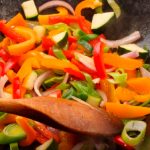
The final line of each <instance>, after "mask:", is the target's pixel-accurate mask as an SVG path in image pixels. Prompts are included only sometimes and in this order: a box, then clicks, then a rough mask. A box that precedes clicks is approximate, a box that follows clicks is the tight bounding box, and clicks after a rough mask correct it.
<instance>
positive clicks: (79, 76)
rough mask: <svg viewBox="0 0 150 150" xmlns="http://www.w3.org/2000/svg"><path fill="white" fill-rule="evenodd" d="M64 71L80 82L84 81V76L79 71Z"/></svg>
mask: <svg viewBox="0 0 150 150" xmlns="http://www.w3.org/2000/svg"><path fill="white" fill-rule="evenodd" d="M64 71H65V72H67V73H69V74H71V75H72V76H74V77H75V78H78V79H80V80H85V76H84V75H83V74H82V73H81V72H79V71H76V70H73V69H71V68H65V69H64Z"/></svg>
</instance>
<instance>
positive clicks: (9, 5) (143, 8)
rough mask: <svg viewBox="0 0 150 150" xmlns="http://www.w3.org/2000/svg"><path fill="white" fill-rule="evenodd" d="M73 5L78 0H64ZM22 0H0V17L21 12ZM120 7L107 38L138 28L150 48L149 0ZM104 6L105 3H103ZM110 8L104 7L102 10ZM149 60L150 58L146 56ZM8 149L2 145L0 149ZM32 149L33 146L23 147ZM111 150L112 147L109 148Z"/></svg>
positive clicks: (122, 3) (129, 0) (134, 0)
mask: <svg viewBox="0 0 150 150" xmlns="http://www.w3.org/2000/svg"><path fill="white" fill-rule="evenodd" d="M47 1H48V0H35V3H36V5H37V6H40V5H41V4H43V3H44V2H47ZM66 1H68V2H70V3H71V4H72V5H73V6H74V7H75V6H76V4H77V3H78V2H79V1H80V0H66ZM21 2H23V0H0V19H6V20H9V19H10V18H12V17H13V16H14V15H15V14H17V13H18V12H20V11H21V12H22V10H21V7H20V4H21ZM118 3H119V4H120V6H121V9H122V15H121V17H120V18H119V19H117V20H116V21H114V22H113V23H112V25H111V26H109V27H108V28H107V30H106V31H105V34H106V36H107V38H108V39H113V40H114V39H118V38H121V37H124V36H126V35H128V34H130V33H131V32H133V31H135V30H139V31H140V33H141V34H142V37H143V38H142V39H141V40H140V41H139V44H140V45H142V46H146V47H148V49H150V0H118ZM104 6H106V5H104ZM107 10H110V8H109V7H105V8H104V11H107ZM1 38H2V37H1ZM148 62H150V58H148ZM3 149H4V150H6V149H9V148H7V147H5V146H4V148H2V147H0V150H3ZM25 149H27V150H33V149H34V148H33V147H29V148H25ZM111 150H112V149H111Z"/></svg>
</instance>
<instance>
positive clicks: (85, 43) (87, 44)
mask: <svg viewBox="0 0 150 150" xmlns="http://www.w3.org/2000/svg"><path fill="white" fill-rule="evenodd" d="M78 44H80V45H82V46H83V47H84V48H85V49H87V50H88V51H89V52H92V50H93V47H92V46H91V45H90V44H89V43H88V42H87V41H85V40H78Z"/></svg>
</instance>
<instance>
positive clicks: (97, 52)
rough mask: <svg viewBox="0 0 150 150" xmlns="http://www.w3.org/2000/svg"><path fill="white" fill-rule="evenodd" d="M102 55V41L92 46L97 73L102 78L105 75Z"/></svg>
mask: <svg viewBox="0 0 150 150" xmlns="http://www.w3.org/2000/svg"><path fill="white" fill-rule="evenodd" d="M103 55H104V44H103V43H102V42H98V43H97V44H96V45H95V46H94V50H93V56H94V64H95V67H96V70H97V74H98V76H99V77H100V79H102V80H104V79H106V77H107V74H106V70H105V65H104V59H103Z"/></svg>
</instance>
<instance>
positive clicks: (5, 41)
mask: <svg viewBox="0 0 150 150" xmlns="http://www.w3.org/2000/svg"><path fill="white" fill-rule="evenodd" d="M9 45H10V39H9V38H8V37H5V38H4V39H3V40H2V41H1V42H0V48H4V49H7V47H8V46H9Z"/></svg>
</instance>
